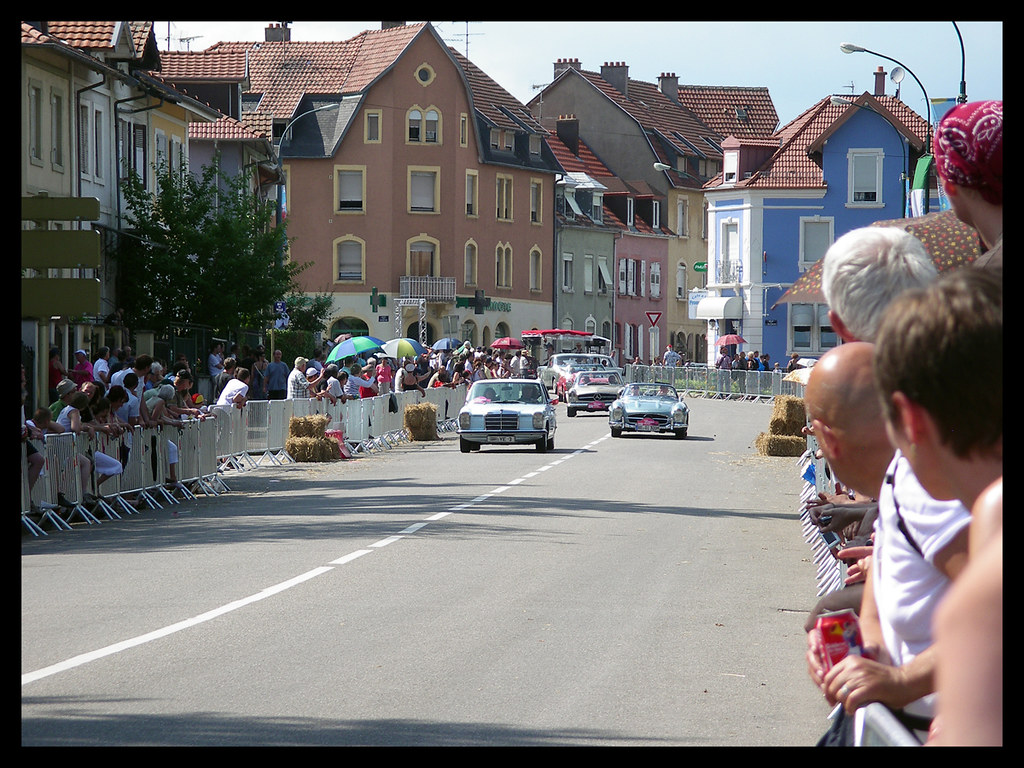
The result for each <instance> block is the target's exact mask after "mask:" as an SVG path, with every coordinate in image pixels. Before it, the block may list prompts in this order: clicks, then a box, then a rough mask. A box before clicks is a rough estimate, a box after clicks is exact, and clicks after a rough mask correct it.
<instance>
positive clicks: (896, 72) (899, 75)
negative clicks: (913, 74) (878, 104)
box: [889, 67, 907, 85]
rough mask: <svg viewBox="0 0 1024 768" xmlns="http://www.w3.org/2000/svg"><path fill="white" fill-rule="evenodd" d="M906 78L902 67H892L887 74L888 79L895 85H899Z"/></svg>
mask: <svg viewBox="0 0 1024 768" xmlns="http://www.w3.org/2000/svg"><path fill="white" fill-rule="evenodd" d="M906 76H907V73H906V71H905V70H904V69H903V67H893V68H892V72H890V73H889V79H890V80H892V81H893V82H894V83H896V85H899V84H900V82H901V81H902V80H903V78H904V77H906Z"/></svg>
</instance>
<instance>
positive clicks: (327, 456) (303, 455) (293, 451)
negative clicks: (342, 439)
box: [284, 437, 341, 462]
mask: <svg viewBox="0 0 1024 768" xmlns="http://www.w3.org/2000/svg"><path fill="white" fill-rule="evenodd" d="M284 449H285V450H286V451H287V452H288V455H289V456H291V457H292V458H293V459H295V461H297V462H313V461H334V460H335V459H340V458H341V450H340V449H339V447H338V441H337V439H335V438H332V437H289V438H288V439H287V440H286V441H285V443H284Z"/></svg>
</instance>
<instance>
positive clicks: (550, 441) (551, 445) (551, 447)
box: [548, 435, 555, 451]
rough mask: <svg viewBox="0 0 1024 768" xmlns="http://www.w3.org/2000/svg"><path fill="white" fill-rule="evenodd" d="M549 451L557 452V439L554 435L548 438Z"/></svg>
mask: <svg viewBox="0 0 1024 768" xmlns="http://www.w3.org/2000/svg"><path fill="white" fill-rule="evenodd" d="M548 450H549V451H553V450H555V438H554V435H552V436H551V437H549V438H548Z"/></svg>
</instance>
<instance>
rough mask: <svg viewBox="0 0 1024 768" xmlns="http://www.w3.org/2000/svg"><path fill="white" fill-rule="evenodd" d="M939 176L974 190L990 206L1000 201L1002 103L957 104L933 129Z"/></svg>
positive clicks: (1001, 185) (998, 203) (1001, 200)
mask: <svg viewBox="0 0 1024 768" xmlns="http://www.w3.org/2000/svg"><path fill="white" fill-rule="evenodd" d="M935 168H936V171H937V172H938V174H939V178H941V179H942V180H943V181H950V182H952V183H953V184H956V185H957V186H958V187H969V188H971V189H976V190H978V192H979V193H980V194H981V196H982V197H983V198H984V199H985V200H986V201H988V202H989V203H992V204H993V205H1001V204H1002V202H1003V102H1002V101H974V102H971V103H970V104H958V105H957V106H955V107H953V109H951V110H949V112H947V113H946V116H945V117H943V118H942V121H941V122H940V123H939V127H938V129H937V130H936V131H935Z"/></svg>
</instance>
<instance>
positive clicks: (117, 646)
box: [21, 435, 608, 685]
mask: <svg viewBox="0 0 1024 768" xmlns="http://www.w3.org/2000/svg"><path fill="white" fill-rule="evenodd" d="M607 437H608V436H607V435H605V437H602V438H600V439H598V440H595V441H594V442H592V443H588V444H587V446H585V447H584V448H581V449H579V450H577V451H573V452H572V453H571V454H569V455H567V456H564V457H563V458H561V459H558V460H557V461H553V462H551V463H550V464H546V465H544V466H543V467H538V468H537V469H535V470H534V471H533V472H528V473H526V474H525V475H523V476H522V477H518V478H516V479H515V480H511V481H509V483H508V484H507V485H501V486H498V487H497V488H495V489H493V490H491V491H489V492H488V493H484V494H481V495H480V496H477V497H476V498H475V499H472V500H471V501H468V502H465V503H463V504H458V505H456V506H454V507H452V508H451V509H450V510H448V511H446V512H438V513H437V514H434V515H431V516H430V517H428V518H426V520H425V521H423V522H419V523H413V524H412V525H410V526H409V527H408V528H406V529H405V530H404V531H401V532H400V533H399V534H398V535H396V536H388V537H387V538H384V539H381V540H379V541H376V542H374V543H373V544H370V545H369V546H370V547H373V548H374V549H380V548H381V547H386V546H387V545H388V544H394V543H395V542H396V541H399V540H400V539H402V538H404V536H405V535H407V534H411V533H415V532H416V531H418V530H420V529H422V528H424V527H425V526H426V525H427V523H428V522H432V521H435V520H440V519H442V518H443V517H447V516H448V515H450V514H451V513H452V512H453V511H459V510H463V509H469V508H471V507H473V506H475V505H476V504H479V503H480V502H482V501H486V500H487V499H489V498H490V497H491V496H493V495H494V494H497V493H503V492H505V491H507V490H509V489H510V488H511V487H512V486H514V485H519V484H520V483H522V482H523V481H525V480H526V479H528V478H531V477H536V476H537V475H538V474H540V473H541V472H546V471H547V470H549V469H551V468H553V467H557V466H558V465H559V464H561V463H563V462H565V461H568V460H569V459H571V458H572V457H573V456H577V455H579V454H581V453H583V452H584V450H585V449H586V448H589V447H591V446H594V445H596V444H597V443H599V442H601V441H602V440H605V439H607ZM372 552H373V549H357V550H355V551H354V552H350V553H349V554H347V555H343V556H342V557H339V558H338V559H337V560H332V561H331V562H330V564H329V565H331V566H334V565H345V564H346V563H350V562H352V561H353V560H355V559H357V558H359V557H362V556H363V555H369V554H372ZM332 570H334V569H333V568H331V567H328V566H321V567H319V568H314V569H313V570H311V571H307V572H306V573H303V574H300V575H299V576H295V577H294V578H291V579H288V580H287V581H282V582H281V583H280V584H276V585H274V586H272V587H267V588H266V589H263V590H260V591H259V592H257V593H256V594H254V595H250V596H249V597H244V598H242V599H241V600H235V601H234V602H231V603H227V604H226V605H222V606H221V607H219V608H214V609H213V610H211V611H207V612H206V613H201V614H199V615H198V616H193V617H192V618H191V619H185V620H184V621H179V622H177V623H175V624H171V625H169V626H166V627H163V628H162V629H157V630H154V631H153V632H148V633H146V634H144V635H139V636H138V637H133V638H131V639H129V640H122V641H121V642H119V643H114V644H113V645H108V646H107V647H105V648H100V649H99V650H96V651H90V652H89V653H83V654H80V655H78V656H75V657H73V658H70V659H67V660H66V661H62V662H59V663H58V664H52V665H50V666H48V667H43V668H42V669H38V670H36V671H35V672H27V673H25V674H24V675H22V676H21V684H22V685H27V684H28V683H31V682H34V681H36V680H41V679H42V678H44V677H49V676H51V675H55V674H58V673H60V672H66V671H67V670H69V669H74V668H75V667H78V666H81V665H83V664H88V663H89V662H90V661H96V660H97V659H102V658H104V657H105V656H111V655H113V654H115V653H120V652H121V651H126V650H128V649H129V648H134V647H135V646H137V645H143V644H144V643H148V642H151V641H152V640H159V639H160V638H162V637H167V636H168V635H172V634H174V633H175V632H180V631H182V630H184V629H189V628H191V627H194V626H197V625H198V624H202V623H204V622H207V621H210V620H211V619H215V618H217V617H218V616H223V615H224V614H226V613H230V612H231V611H234V610H237V609H239V608H243V607H245V606H247V605H251V604H252V603H255V602H258V601H260V600H263V599H264V598H267V597H271V596H272V595H276V594H278V593H279V592H283V591H284V590H286V589H290V588H291V587H294V586H296V585H298V584H302V583H303V582H306V581H308V580H309V579H312V578H315V577H317V576H321V575H323V574H325V573H329V572H330V571H332Z"/></svg>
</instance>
